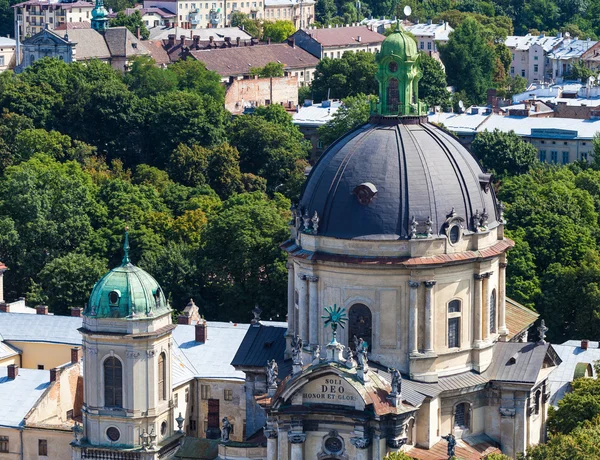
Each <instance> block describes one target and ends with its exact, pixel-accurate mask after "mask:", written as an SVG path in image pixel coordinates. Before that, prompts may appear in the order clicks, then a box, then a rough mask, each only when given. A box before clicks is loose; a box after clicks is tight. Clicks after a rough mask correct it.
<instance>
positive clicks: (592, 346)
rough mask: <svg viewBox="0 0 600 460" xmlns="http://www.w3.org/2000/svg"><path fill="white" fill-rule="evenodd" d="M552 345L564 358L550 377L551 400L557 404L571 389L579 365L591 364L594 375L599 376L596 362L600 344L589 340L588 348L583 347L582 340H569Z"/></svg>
mask: <svg viewBox="0 0 600 460" xmlns="http://www.w3.org/2000/svg"><path fill="white" fill-rule="evenodd" d="M552 347H553V348H554V349H555V350H556V353H557V354H558V356H559V357H560V359H561V360H562V363H561V364H560V366H558V369H556V371H554V372H553V373H552V374H551V375H550V377H549V379H548V380H549V381H550V393H551V394H552V399H551V400H550V402H551V403H552V404H553V405H556V404H558V401H560V400H561V399H562V398H563V397H564V396H565V394H566V393H567V392H569V391H570V389H571V382H572V381H573V380H574V378H575V377H576V376H575V370H576V368H577V365H579V364H582V363H585V364H590V365H591V367H592V372H593V375H594V376H595V377H597V374H596V370H595V369H594V363H596V362H597V361H599V360H600V348H599V347H600V344H599V343H598V342H593V341H589V342H588V347H587V349H583V348H582V347H581V341H580V340H569V341H567V342H565V343H563V344H561V345H552Z"/></svg>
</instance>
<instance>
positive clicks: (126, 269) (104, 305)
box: [84, 231, 171, 319]
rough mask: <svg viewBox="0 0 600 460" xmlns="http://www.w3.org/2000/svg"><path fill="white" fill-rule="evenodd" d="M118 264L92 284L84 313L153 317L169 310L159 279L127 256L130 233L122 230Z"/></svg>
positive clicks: (106, 316) (102, 316)
mask: <svg viewBox="0 0 600 460" xmlns="http://www.w3.org/2000/svg"><path fill="white" fill-rule="evenodd" d="M123 253H124V254H123V261H122V262H121V265H120V266H118V267H116V268H113V269H112V270H111V271H109V272H108V273H107V274H105V275H104V276H103V277H102V278H100V280H99V281H98V282H97V283H96V285H95V286H94V289H92V293H91V295H90V299H89V302H88V304H87V306H86V308H85V311H84V315H85V316H87V317H92V318H127V319H141V318H156V317H158V316H161V315H163V314H165V313H170V312H171V307H170V306H169V303H168V302H167V298H166V297H165V294H164V292H163V290H162V289H161V287H160V285H159V284H158V282H157V281H156V280H155V279H154V278H153V277H152V276H151V275H150V274H149V273H147V272H145V271H144V270H142V269H141V268H139V267H136V266H135V265H133V264H132V263H131V260H130V259H129V234H128V232H127V231H126V232H125V243H124V245H123Z"/></svg>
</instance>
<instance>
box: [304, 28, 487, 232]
mask: <svg viewBox="0 0 600 460" xmlns="http://www.w3.org/2000/svg"><path fill="white" fill-rule="evenodd" d="M413 54H414V56H413ZM416 54H417V53H416V43H415V42H414V40H413V39H412V38H411V37H410V36H408V35H407V34H405V33H402V32H395V33H393V34H392V35H390V36H389V37H388V38H387V39H386V40H385V41H384V42H383V45H382V48H381V53H379V55H378V58H377V61H378V64H379V69H378V72H377V79H378V80H379V88H380V93H379V102H378V103H377V104H376V107H375V105H373V110H372V116H371V120H370V122H369V123H368V124H366V125H364V126H362V127H359V128H357V129H355V130H354V131H352V132H350V133H348V134H346V135H345V136H343V137H342V138H340V139H338V140H337V141H336V142H334V143H333V144H332V145H331V146H330V147H329V148H328V149H327V150H326V151H325V153H323V155H322V156H321V158H320V159H319V161H318V162H317V164H316V165H315V166H314V167H313V168H312V171H311V174H310V175H309V177H308V179H307V182H306V184H305V186H304V189H303V192H302V196H301V198H300V202H299V212H300V213H301V215H302V216H304V218H305V219H304V221H305V222H307V223H308V219H307V217H312V216H315V212H316V216H317V217H318V221H317V223H318V229H317V232H313V233H317V234H318V235H320V236H328V237H335V238H345V239H375V240H383V239H384V240H395V239H409V238H418V237H435V236H437V235H446V236H449V231H448V229H449V227H450V226H451V225H452V227H454V226H455V225H453V224H455V223H456V222H459V223H460V228H461V230H460V231H462V232H469V231H472V232H478V231H483V230H487V229H488V228H493V227H495V226H497V225H498V219H499V218H498V216H497V211H498V210H497V205H496V198H495V196H494V191H493V189H492V187H491V176H490V175H489V174H486V173H484V172H483V171H482V169H481V167H480V165H479V164H478V162H477V160H476V159H475V158H474V157H473V155H472V154H471V153H470V152H469V151H468V150H467V149H466V148H465V147H463V146H462V145H461V144H460V142H459V141H458V140H457V139H456V138H454V137H453V136H451V135H450V134H448V133H446V132H445V131H443V130H442V129H439V128H437V127H435V126H433V125H431V124H429V123H428V122H427V116H426V115H425V113H426V112H425V107H424V106H423V104H422V103H421V102H419V101H418V99H417V98H416V93H417V84H418V80H419V78H420V69H419V67H418V62H417V61H418V60H417V59H416V58H415V59H412V57H416ZM304 229H305V232H306V231H307V230H308V233H311V232H312V231H311V228H310V224H309V226H308V227H307V225H306V224H305V225H304Z"/></svg>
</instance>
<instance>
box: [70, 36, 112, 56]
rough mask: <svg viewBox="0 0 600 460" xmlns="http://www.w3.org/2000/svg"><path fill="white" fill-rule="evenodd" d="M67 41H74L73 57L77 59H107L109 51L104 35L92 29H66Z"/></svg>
mask: <svg viewBox="0 0 600 460" xmlns="http://www.w3.org/2000/svg"><path fill="white" fill-rule="evenodd" d="M66 33H67V35H68V36H69V41H70V42H73V43H76V45H75V58H76V59H77V60H78V61H81V60H88V59H94V58H96V59H108V58H110V51H109V49H108V46H107V45H106V42H105V41H104V36H103V35H102V34H101V33H100V32H98V31H97V30H94V29H71V30H67V31H66Z"/></svg>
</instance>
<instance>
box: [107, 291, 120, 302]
mask: <svg viewBox="0 0 600 460" xmlns="http://www.w3.org/2000/svg"><path fill="white" fill-rule="evenodd" d="M120 298H121V293H120V292H119V291H117V290H116V289H115V290H114V291H110V292H109V293H108V301H109V303H110V304H111V305H117V304H118V303H119V299H120Z"/></svg>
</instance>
